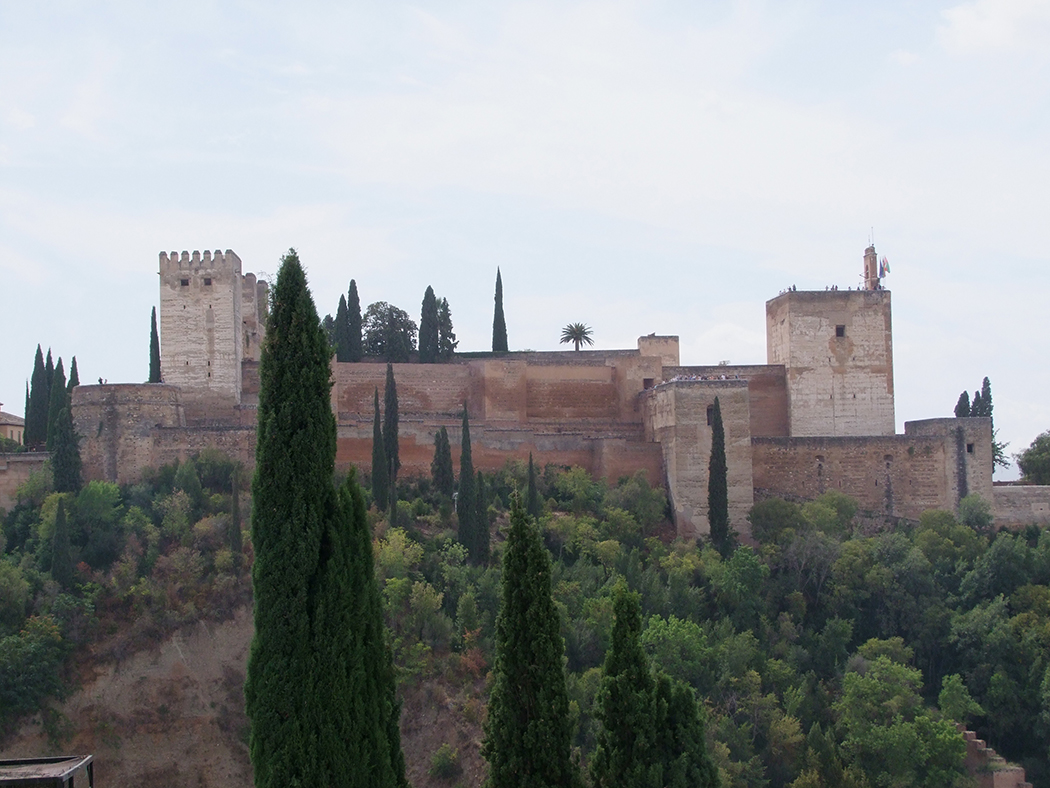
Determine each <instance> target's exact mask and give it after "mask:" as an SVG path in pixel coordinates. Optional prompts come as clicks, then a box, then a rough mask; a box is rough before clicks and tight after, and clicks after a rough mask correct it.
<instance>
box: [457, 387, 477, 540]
mask: <svg viewBox="0 0 1050 788" xmlns="http://www.w3.org/2000/svg"><path fill="white" fill-rule="evenodd" d="M476 512H477V496H476V495H475V493H474V460H473V458H472V457H471V452H470V420H469V418H468V416H467V403H465V402H464V403H463V442H462V443H461V451H460V455H459V495H457V496H456V519H458V520H459V542H460V544H462V545H463V546H464V547H465V548H467V552H468V554H469V555H470V556H471V557H472V558H473V556H474V554H475V550H476V548H475V547H474V530H475V529H474V515H475V513H476Z"/></svg>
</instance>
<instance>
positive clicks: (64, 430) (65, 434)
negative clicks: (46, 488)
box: [51, 407, 81, 493]
mask: <svg viewBox="0 0 1050 788" xmlns="http://www.w3.org/2000/svg"><path fill="white" fill-rule="evenodd" d="M78 444H79V438H78V437H77V434H76V432H75V431H74V429H73V417H72V416H71V415H70V412H69V408H68V407H66V408H63V409H62V411H61V412H60V413H59V414H58V418H57V419H56V420H55V440H54V444H53V445H54V448H53V449H52V451H51V469H52V471H53V473H54V477H55V491H56V492H73V493H75V492H80V485H81V477H80V469H81V463H80V446H79V445H78Z"/></svg>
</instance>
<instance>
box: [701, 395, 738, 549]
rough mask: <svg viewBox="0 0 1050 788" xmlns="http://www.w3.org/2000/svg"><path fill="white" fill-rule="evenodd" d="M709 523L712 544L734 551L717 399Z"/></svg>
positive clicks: (709, 481) (709, 473)
mask: <svg viewBox="0 0 1050 788" xmlns="http://www.w3.org/2000/svg"><path fill="white" fill-rule="evenodd" d="M707 520H708V523H710V526H711V543H712V544H713V545H714V546H715V548H716V549H717V550H718V551H719V552H720V553H721V554H722V555H728V554H729V552H730V551H731V550H732V549H733V545H732V539H731V538H730V535H729V481H728V469H727V466H726V433H725V428H724V427H723V426H722V409H721V406H720V405H719V403H718V397H715V404H714V407H713V409H712V412H711V460H710V463H709V464H708V469H707Z"/></svg>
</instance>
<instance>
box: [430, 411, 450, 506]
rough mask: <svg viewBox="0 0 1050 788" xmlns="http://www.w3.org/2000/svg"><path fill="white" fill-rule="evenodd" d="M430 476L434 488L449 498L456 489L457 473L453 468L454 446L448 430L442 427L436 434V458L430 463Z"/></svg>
mask: <svg viewBox="0 0 1050 788" xmlns="http://www.w3.org/2000/svg"><path fill="white" fill-rule="evenodd" d="M430 477H431V480H432V481H433V483H434V489H435V490H437V491H438V492H439V493H441V494H442V495H444V496H445V497H447V498H451V497H452V494H453V493H454V492H455V491H456V475H455V471H454V470H453V468H452V446H451V445H450V444H449V441H448V430H447V429H445V428H444V427H442V428H441V429H440V430H438V431H437V434H436V435H434V459H433V461H432V462H431V463H430Z"/></svg>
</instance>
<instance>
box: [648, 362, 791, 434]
mask: <svg viewBox="0 0 1050 788" xmlns="http://www.w3.org/2000/svg"><path fill="white" fill-rule="evenodd" d="M679 376H681V377H700V378H707V379H708V380H719V379H721V378H722V377H725V378H726V379H729V380H746V381H747V388H748V401H749V403H750V409H751V435H752V437H774V436H787V435H788V434H789V433H788V429H789V426H790V418H789V414H788V395H787V373H786V371H785V369H784V366H783V365H782V364H773V365H768V364H755V365H743V364H737V365H724V366H723V365H721V364H719V365H717V366H702V367H664V370H663V379H664V380H672V379H673V378H675V377H679Z"/></svg>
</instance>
